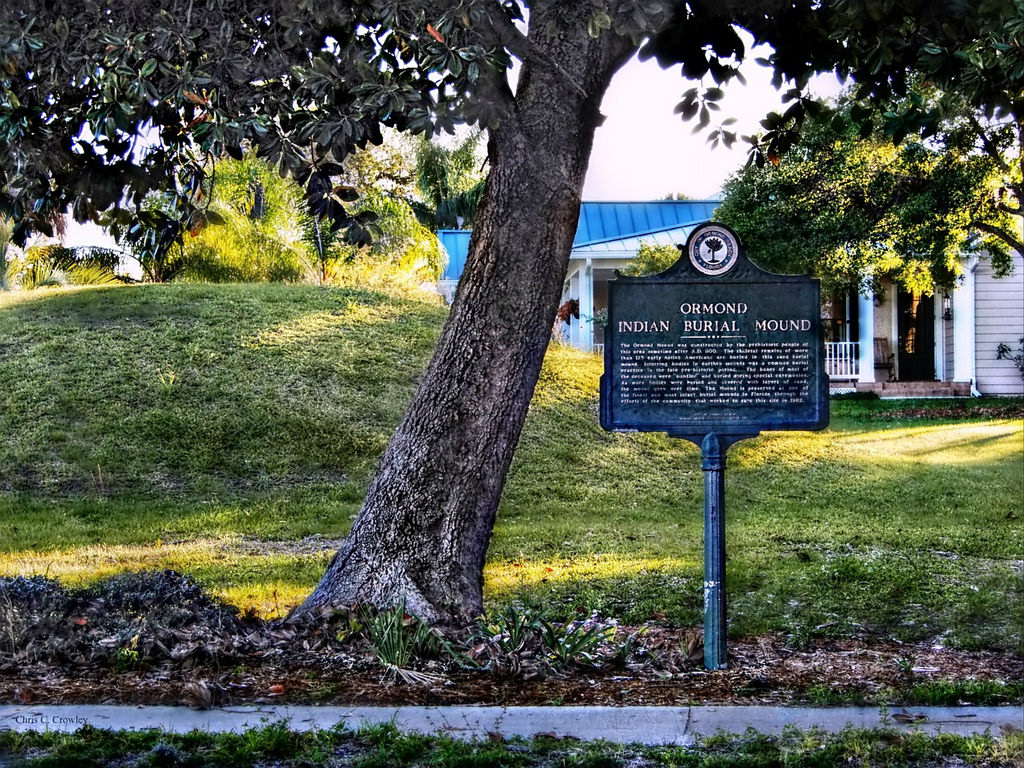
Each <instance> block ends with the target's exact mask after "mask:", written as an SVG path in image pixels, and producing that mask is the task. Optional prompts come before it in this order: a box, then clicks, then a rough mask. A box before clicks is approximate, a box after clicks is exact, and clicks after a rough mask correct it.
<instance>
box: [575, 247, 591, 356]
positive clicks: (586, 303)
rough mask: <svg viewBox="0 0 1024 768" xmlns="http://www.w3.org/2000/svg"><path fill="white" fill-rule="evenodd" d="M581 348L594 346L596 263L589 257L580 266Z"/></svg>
mask: <svg viewBox="0 0 1024 768" xmlns="http://www.w3.org/2000/svg"><path fill="white" fill-rule="evenodd" d="M579 296H580V343H579V344H578V345H577V346H579V348H580V349H585V350H587V351H588V352H589V351H590V350H592V349H593V348H594V264H593V262H592V261H591V260H590V258H589V257H588V258H587V260H586V262H585V263H584V264H583V266H582V267H581V268H580V294H579Z"/></svg>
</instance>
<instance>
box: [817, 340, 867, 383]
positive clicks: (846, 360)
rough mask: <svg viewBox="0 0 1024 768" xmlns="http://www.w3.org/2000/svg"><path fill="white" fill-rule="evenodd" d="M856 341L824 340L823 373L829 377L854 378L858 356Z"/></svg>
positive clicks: (856, 371)
mask: <svg viewBox="0 0 1024 768" xmlns="http://www.w3.org/2000/svg"><path fill="white" fill-rule="evenodd" d="M859 347H860V344H858V343H857V342H856V341H826V342H825V373H826V374H828V377H829V378H830V379H856V378H857V376H858V374H859V366H858V365H857V363H858V360H859V357H860V350H859Z"/></svg>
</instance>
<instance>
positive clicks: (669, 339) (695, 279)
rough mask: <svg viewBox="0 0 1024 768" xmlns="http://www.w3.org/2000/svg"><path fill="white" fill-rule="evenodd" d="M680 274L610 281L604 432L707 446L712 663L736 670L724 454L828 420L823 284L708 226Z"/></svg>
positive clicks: (707, 638) (688, 250)
mask: <svg viewBox="0 0 1024 768" xmlns="http://www.w3.org/2000/svg"><path fill="white" fill-rule="evenodd" d="M682 250H683V253H682V255H681V256H680V258H679V261H677V262H676V263H675V264H674V265H673V266H672V267H670V268H669V269H668V270H666V271H665V272H662V273H661V274H660V275H652V276H650V277H619V278H617V279H616V280H613V281H612V282H611V283H609V285H608V325H607V326H606V327H605V334H604V375H603V376H602V377H601V426H603V427H604V428H605V429H610V430H642V431H648V432H667V433H668V434H669V435H672V436H673V437H682V438H685V439H687V440H691V441H693V442H695V443H697V444H698V445H699V446H700V448H701V457H702V461H701V467H702V469H703V470H704V666H705V667H707V668H708V669H721V668H724V667H725V666H727V658H728V654H727V650H726V619H725V596H726V590H725V455H726V452H727V451H728V449H729V446H730V445H731V444H732V443H735V442H736V441H737V440H742V439H743V438H745V437H754V436H755V435H757V434H758V433H760V432H761V431H762V430H774V429H822V428H824V427H825V426H826V425H827V424H828V378H827V377H826V376H825V359H824V335H823V329H822V325H821V320H820V316H821V289H820V286H819V284H818V281H817V280H814V279H812V278H810V277H805V276H798V275H773V274H771V273H770V272H765V271H764V270H763V269H761V268H760V267H758V266H756V265H755V264H754V263H753V262H751V261H750V260H749V259H748V258H747V256H746V254H745V253H744V252H743V247H742V246H741V244H740V241H739V238H738V237H737V236H736V233H734V232H733V231H732V230H731V229H729V228H728V227H726V226H724V225H722V224H714V223H711V222H709V223H706V224H702V225H700V226H699V227H697V228H696V229H695V230H694V231H693V232H692V233H691V235H690V237H689V239H688V240H687V241H686V246H685V247H684V248H683V249H682Z"/></svg>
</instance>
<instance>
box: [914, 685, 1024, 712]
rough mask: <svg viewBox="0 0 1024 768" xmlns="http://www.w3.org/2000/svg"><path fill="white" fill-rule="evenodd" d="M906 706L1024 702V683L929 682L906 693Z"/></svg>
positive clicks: (986, 704)
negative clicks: (909, 704) (911, 704)
mask: <svg viewBox="0 0 1024 768" xmlns="http://www.w3.org/2000/svg"><path fill="white" fill-rule="evenodd" d="M903 696H904V698H905V702H906V703H913V704H920V705H925V704H930V705H933V706H956V705H958V704H973V705H975V706H979V707H986V706H998V705H1002V704H1021V703H1024V682H1010V683H1006V682H1003V681H1001V680H929V681H928V682H924V683H918V684H916V685H914V686H912V687H911V688H910V690H908V691H906V693H904V694H903Z"/></svg>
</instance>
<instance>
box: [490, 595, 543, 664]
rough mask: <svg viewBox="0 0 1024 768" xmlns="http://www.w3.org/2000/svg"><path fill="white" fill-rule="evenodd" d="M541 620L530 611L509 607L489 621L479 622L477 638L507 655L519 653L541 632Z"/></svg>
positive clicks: (513, 606)
mask: <svg viewBox="0 0 1024 768" xmlns="http://www.w3.org/2000/svg"><path fill="white" fill-rule="evenodd" d="M540 626H541V622H540V619H539V618H538V617H537V616H536V615H535V614H534V613H533V612H531V611H530V610H529V609H525V608H521V607H517V606H516V605H514V604H513V605H508V606H506V607H505V608H504V609H503V610H501V611H498V612H497V613H496V614H494V615H492V616H491V617H490V618H488V619H486V620H485V619H480V620H478V621H477V630H476V635H477V637H479V638H481V639H483V640H485V641H487V642H490V643H493V644H494V645H495V646H497V647H498V649H499V650H500V651H501V652H502V653H505V654H514V653H519V652H520V651H522V650H523V649H524V648H525V647H526V643H527V642H528V641H529V640H530V638H531V637H533V635H534V634H535V633H536V632H538V631H539V630H540Z"/></svg>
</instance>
